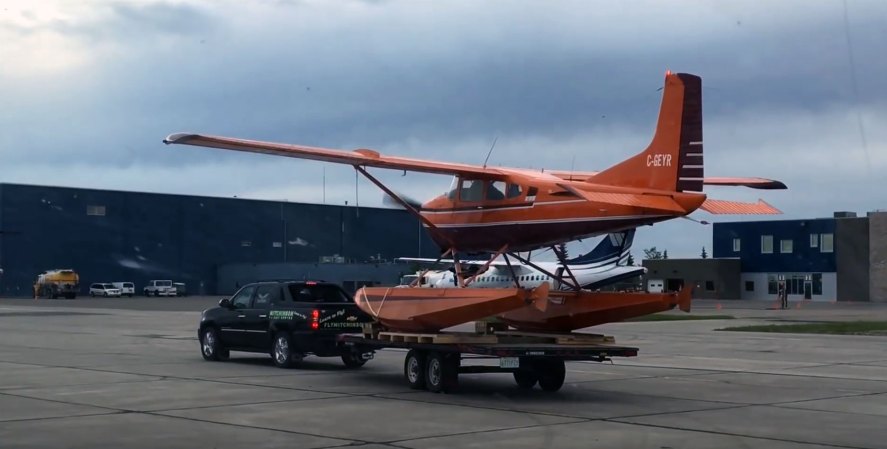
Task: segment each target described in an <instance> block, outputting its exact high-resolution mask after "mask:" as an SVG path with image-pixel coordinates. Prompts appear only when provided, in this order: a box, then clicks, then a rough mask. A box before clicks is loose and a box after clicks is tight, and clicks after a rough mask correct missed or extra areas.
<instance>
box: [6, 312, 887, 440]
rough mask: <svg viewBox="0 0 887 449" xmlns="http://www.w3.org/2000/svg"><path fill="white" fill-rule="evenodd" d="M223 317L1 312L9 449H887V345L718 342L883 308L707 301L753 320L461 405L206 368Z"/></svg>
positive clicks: (472, 391)
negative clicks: (763, 327)
mask: <svg viewBox="0 0 887 449" xmlns="http://www.w3.org/2000/svg"><path fill="white" fill-rule="evenodd" d="M217 300H218V298H151V299H146V298H134V299H108V300H103V299H83V300H80V299H77V300H73V301H67V300H54V301H50V300H40V301H33V300H22V299H3V300H0V447H2V448H4V449H6V448H48V447H65V448H104V447H107V448H122V447H125V448H158V447H163V448H180V447H181V448H190V447H207V448H209V447H216V448H239V447H251V448H272V447H287V448H293V447H298V448H329V447H342V446H349V447H361V448H365V449H376V448H392V447H397V448H416V449H425V448H452V447H466V448H490V447H507V448H512V449H513V448H542V447H551V448H649V449H665V448H675V449H677V448H712V447H718V448H734V447H737V448H798V449H801V448H807V449H810V448H827V447H828V448H836V447H837V448H883V447H887V443H885V441H887V426H885V425H884V422H885V420H887V337H880V336H825V335H790V334H781V335H777V334H764V333H734V332H720V331H716V330H715V329H718V328H721V327H725V326H734V325H742V324H762V323H773V322H778V321H831V320H851V319H887V307H885V306H881V305H873V304H830V303H819V304H809V303H808V304H802V306H801V308H796V307H795V305H794V304H793V309H792V310H787V311H780V310H767V308H768V306H769V304H766V303H750V302H742V303H740V302H733V301H724V302H716V301H699V302H696V303H694V307H695V308H696V312H694V313H703V314H728V315H733V316H736V317H737V319H735V320H707V321H675V322H643V323H619V324H609V325H605V326H599V327H597V328H594V331H595V332H603V333H606V334H608V335H614V336H615V337H616V340H617V342H618V343H619V344H626V345H632V346H637V347H639V348H640V353H639V355H638V357H635V358H629V359H621V360H615V363H614V364H601V363H594V362H587V363H586V362H572V363H568V365H567V370H568V372H567V382H566V384H565V385H564V388H563V389H562V390H561V391H559V392H557V393H553V394H552V393H545V392H543V391H541V390H539V389H538V388H537V389H534V390H531V391H524V390H520V389H518V388H517V386H516V385H515V384H514V381H513V379H512V378H511V376H510V375H507V374H481V375H463V376H460V382H461V390H460V392H459V393H458V394H449V395H445V394H433V393H428V392H424V391H414V390H410V389H409V388H407V387H406V386H405V384H404V380H403V378H402V369H403V356H404V353H403V352H402V351H395V350H385V351H381V352H379V353H377V355H376V358H375V359H374V360H372V361H370V362H369V363H368V364H367V365H366V366H365V367H363V368H361V369H359V370H347V369H345V368H344V367H343V366H342V364H341V361H339V360H338V359H320V358H309V359H306V361H305V364H304V366H303V367H301V368H299V369H292V370H281V369H278V368H275V367H274V366H273V365H272V363H271V360H270V357H265V356H262V355H255V354H243V353H234V354H232V359H231V361H229V362H205V361H203V359H202V358H201V357H200V354H199V349H198V343H197V340H196V335H195V333H196V332H195V327H196V325H197V322H198V320H199V316H200V314H199V311H200V310H201V309H202V308H204V307H209V306H211V305H213V304H214V303H215V302H216V301H217Z"/></svg>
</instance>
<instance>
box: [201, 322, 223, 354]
mask: <svg viewBox="0 0 887 449" xmlns="http://www.w3.org/2000/svg"><path fill="white" fill-rule="evenodd" d="M200 354H201V355H202V356H203V359H204V360H216V361H221V360H228V356H229V355H230V353H229V352H228V350H227V349H225V348H223V347H222V342H220V341H219V333H218V332H216V329H215V328H214V327H207V328H206V329H204V330H203V334H201V336H200Z"/></svg>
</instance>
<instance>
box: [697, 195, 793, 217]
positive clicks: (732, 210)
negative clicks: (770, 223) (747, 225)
mask: <svg viewBox="0 0 887 449" xmlns="http://www.w3.org/2000/svg"><path fill="white" fill-rule="evenodd" d="M700 209H702V210H704V211H706V212H708V213H710V214H717V215H779V214H781V213H782V211H780V210H779V209H777V208H775V207H773V206H771V205H769V204H767V203H766V202H765V201H764V200H758V202H757V203H741V202H739V201H727V200H713V199H710V198H709V199H707V200H705V202H704V203H702V206H701V207H700Z"/></svg>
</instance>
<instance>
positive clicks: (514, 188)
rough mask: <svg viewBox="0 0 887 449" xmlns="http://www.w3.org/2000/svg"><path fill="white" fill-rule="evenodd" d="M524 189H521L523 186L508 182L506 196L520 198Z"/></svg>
mask: <svg viewBox="0 0 887 449" xmlns="http://www.w3.org/2000/svg"><path fill="white" fill-rule="evenodd" d="M522 190H523V189H521V186H519V185H517V184H508V187H507V188H506V190H505V196H506V198H508V199H511V198H518V197H520V196H521V193H522V192H521V191H522Z"/></svg>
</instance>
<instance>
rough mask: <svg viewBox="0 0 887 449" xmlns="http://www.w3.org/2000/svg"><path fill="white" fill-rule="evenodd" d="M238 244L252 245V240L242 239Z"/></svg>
mask: <svg viewBox="0 0 887 449" xmlns="http://www.w3.org/2000/svg"><path fill="white" fill-rule="evenodd" d="M240 246H253V242H251V241H249V240H244V241H242V242H240Z"/></svg>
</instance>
